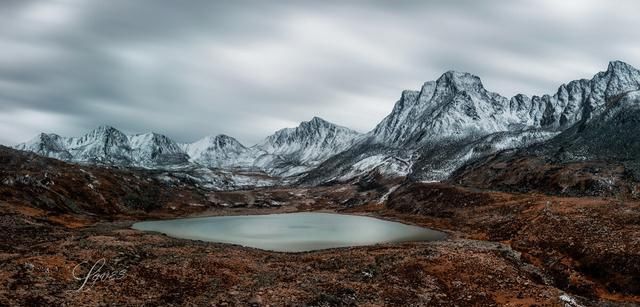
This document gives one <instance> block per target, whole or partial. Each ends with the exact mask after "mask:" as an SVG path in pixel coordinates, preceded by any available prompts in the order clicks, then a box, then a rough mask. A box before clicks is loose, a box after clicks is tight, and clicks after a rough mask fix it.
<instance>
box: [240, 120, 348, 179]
mask: <svg viewBox="0 0 640 307" xmlns="http://www.w3.org/2000/svg"><path fill="white" fill-rule="evenodd" d="M360 137H361V134H360V133H358V132H356V131H353V130H351V129H349V128H346V127H342V126H338V125H335V124H333V123H330V122H328V121H326V120H324V119H321V118H319V117H314V118H313V119H311V120H310V121H305V122H302V123H301V124H300V125H299V126H298V127H295V128H285V129H281V130H278V131H276V132H275V133H274V134H273V135H270V136H268V137H267V138H266V139H265V140H264V141H263V142H261V143H260V144H258V145H256V146H254V147H253V149H255V150H256V151H255V152H256V153H258V154H259V155H258V156H257V157H256V161H255V165H256V166H258V167H260V168H262V169H265V170H267V171H268V172H269V173H271V174H278V175H284V176H287V175H294V174H297V173H301V172H303V171H307V170H309V169H311V168H312V167H314V166H317V165H318V164H320V163H322V162H323V161H325V160H326V159H328V158H330V157H332V156H334V155H335V154H337V153H339V152H341V151H344V150H346V149H347V148H349V147H351V145H353V143H354V142H355V141H357V140H358V139H359V138H360Z"/></svg>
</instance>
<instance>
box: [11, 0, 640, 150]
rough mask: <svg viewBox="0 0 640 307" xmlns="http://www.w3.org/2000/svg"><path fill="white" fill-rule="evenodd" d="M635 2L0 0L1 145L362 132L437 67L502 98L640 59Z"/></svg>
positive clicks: (639, 4) (245, 139)
mask: <svg viewBox="0 0 640 307" xmlns="http://www.w3.org/2000/svg"><path fill="white" fill-rule="evenodd" d="M638 12H640V1H635V0H629V1H622V0H619V1H616V0H607V1H604V0H602V1H592V0H584V1H579V0H562V1H557V0H535V1H534V0H521V1H515V0H485V1H478V0H460V1H426V0H425V1H376V0H371V1H355V0H354V1H344V0H341V1H332V0H328V1H284V0H282V1H280V0H274V1H260V0H253V1H245V0H234V1H221V0H220V1H212V0H192V1H173V0H136V1H132V0H109V1H102V0H46V1H42V0H0V144H6V145H13V144H16V143H19V142H22V141H26V140H28V139H30V138H32V137H34V136H35V135H36V134H38V133H39V132H53V133H58V134H61V135H65V136H79V135H82V134H84V133H86V132H88V131H89V130H91V129H93V128H95V127H97V126H99V125H103V124H106V125H112V126H114V127H116V128H118V129H120V130H122V131H124V132H126V133H142V132H148V131H154V132H158V133H162V134H165V135H167V136H169V137H171V138H173V139H174V140H176V141H179V142H191V141H195V140H197V139H199V138H201V137H204V136H206V135H216V134H227V135H230V136H233V137H235V138H237V139H238V140H240V141H241V142H242V143H244V144H245V145H252V144H255V143H257V142H259V141H260V140H261V139H263V138H264V137H266V136H267V135H269V134H271V133H273V132H274V131H276V130H278V129H281V128H284V127H294V126H297V125H298V124H299V122H301V121H304V120H310V119H311V118H312V117H313V116H319V117H322V118H324V119H325V120H328V121H330V122H333V123H336V124H339V125H342V126H346V127H350V128H352V129H355V130H357V131H360V132H367V131H369V130H371V129H372V128H373V127H375V125H376V124H377V123H378V122H380V121H381V120H382V119H383V118H384V117H385V116H386V115H387V114H388V113H389V112H390V111H391V109H392V107H393V105H394V103H395V102H396V101H397V100H398V98H399V96H400V93H401V92H402V90H404V89H419V88H420V87H421V85H422V83H424V82H425V81H429V80H435V79H437V78H438V77H439V76H440V75H441V74H442V73H444V72H446V71H448V70H458V71H466V72H470V73H473V74H475V75H478V76H480V77H481V78H482V81H483V84H484V86H485V88H487V89H488V90H490V91H494V92H498V93H500V94H502V95H505V96H507V97H510V96H513V95H515V94H517V93H524V94H527V95H533V94H537V95H539V94H546V93H549V94H553V93H554V92H555V91H556V89H557V88H558V86H559V85H560V84H562V83H565V82H568V81H571V80H574V79H580V78H590V77H591V76H592V75H594V74H595V73H596V72H598V71H602V70H606V67H607V63H608V62H609V61H611V60H622V61H625V62H627V63H629V64H631V65H634V66H636V67H640V33H638V29H640V18H638V16H639V15H638Z"/></svg>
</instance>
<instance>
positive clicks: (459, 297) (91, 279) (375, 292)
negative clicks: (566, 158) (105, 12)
mask: <svg viewBox="0 0 640 307" xmlns="http://www.w3.org/2000/svg"><path fill="white" fill-rule="evenodd" d="M0 164H2V167H1V168H0V182H1V184H0V233H2V236H0V305H2V306H43V305H46V306H111V305H115V306H183V305H187V306H224V305H226V306H238V305H240V306H242V305H252V306H267V305H270V306H283V305H284V306H286V305H290V306H355V305H362V306H383V305H388V306H389V305H390V306H394V305H395V306H428V305H432V306H455V305H457V306H492V305H509V306H635V305H638V304H640V241H639V240H640V239H639V238H640V202H638V201H637V200H635V199H634V198H632V197H629V195H630V194H628V193H624V194H611V195H609V194H603V195H604V196H602V195H600V196H591V197H575V196H571V195H573V194H575V193H578V192H576V191H579V190H578V189H577V188H574V189H571V190H570V191H571V193H570V194H568V195H564V196H563V195H556V196H552V195H549V194H542V193H539V194H538V193H518V192H517V191H509V189H508V188H505V190H506V192H496V191H490V190H488V189H478V188H465V187H461V186H458V185H454V184H440V183H431V184H426V183H409V182H404V181H402V180H396V181H393V180H384V179H383V178H381V177H376V176H368V177H363V178H362V179H361V180H359V181H357V182H352V183H349V184H336V185H330V186H322V187H314V188H269V189H267V188H265V189H253V190H246V191H234V192H211V191H204V190H200V189H197V188H194V187H192V186H189V185H188V184H177V185H171V186H167V185H166V184H165V183H163V182H162V181H159V180H157V179H154V178H156V177H155V176H150V174H149V173H147V172H145V171H142V170H137V171H136V170H123V169H117V168H116V169H108V168H99V167H91V166H81V165H73V164H67V163H64V162H61V161H56V160H51V159H47V158H42V157H39V156H36V155H32V154H26V153H18V152H16V151H12V150H9V149H2V148H0ZM466 178H473V177H470V176H469V177H466ZM496 178H497V177H496ZM473 182H474V181H464V183H467V184H469V183H473ZM476 183H477V182H476ZM552 186H553V185H552ZM574 186H576V187H577V186H578V185H574ZM588 186H589V185H587V187H588ZM552 192H553V190H552ZM298 211H325V212H340V213H345V214H359V215H368V216H375V217H379V218H383V219H390V220H395V221H401V222H404V223H408V224H415V225H421V226H426V227H430V228H434V229H438V230H442V231H445V232H447V233H448V234H449V238H448V239H447V240H445V241H440V242H416V243H401V244H400V243H398V244H383V245H377V246H369V247H356V248H340V249H331V250H324V251H315V252H306V253H295V254H292V253H277V252H268V251H262V250H256V249H251V248H244V247H240V246H233V245H227V244H214V243H205V242H199V241H190V240H180V239H173V238H170V237H167V236H164V235H161V234H157V233H145V232H140V231H136V230H132V229H130V226H131V224H132V223H133V222H135V221H138V220H144V219H164V218H173V217H183V216H207V215H237V214H268V213H276V212H279V213H282V212H298ZM79 289H80V290H79Z"/></svg>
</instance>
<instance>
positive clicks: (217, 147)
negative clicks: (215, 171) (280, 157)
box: [182, 134, 257, 168]
mask: <svg viewBox="0 0 640 307" xmlns="http://www.w3.org/2000/svg"><path fill="white" fill-rule="evenodd" d="M182 147H183V149H184V151H185V152H186V153H187V154H188V155H189V161H190V162H194V163H197V164H200V165H203V166H208V167H215V168H248V167H251V166H253V161H254V159H255V156H256V155H257V153H256V152H255V151H254V150H252V149H249V148H247V147H245V146H244V145H242V144H241V143H240V142H238V141H237V140H236V139H234V138H232V137H230V136H227V135H222V134H221V135H217V136H207V137H205V138H202V139H200V140H198V141H196V142H193V143H191V144H183V145H182Z"/></svg>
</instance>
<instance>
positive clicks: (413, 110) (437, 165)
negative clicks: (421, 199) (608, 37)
mask: <svg viewBox="0 0 640 307" xmlns="http://www.w3.org/2000/svg"><path fill="white" fill-rule="evenodd" d="M639 88H640V71H638V70H637V69H635V68H633V67H632V66H630V65H628V64H625V63H623V62H619V61H614V62H611V63H609V66H608V69H607V70H606V71H604V72H600V73H598V74H596V75H595V76H594V77H593V78H592V79H590V80H586V79H582V80H577V81H571V82H569V83H567V84H564V85H562V86H560V88H559V89H558V91H557V92H556V93H555V94H554V95H544V96H533V97H531V98H529V97H527V96H525V95H522V94H519V95H516V96H514V97H513V98H511V99H508V98H506V97H503V96H500V95H499V94H496V93H492V92H489V91H487V90H486V89H485V88H484V86H483V85H482V82H481V81H480V78H478V77H477V76H474V75H471V74H468V73H461V72H453V71H450V72H447V73H445V74H443V75H442V76H441V77H440V78H438V79H437V80H436V81H430V82H426V83H425V84H424V85H423V86H422V88H421V90H420V91H404V92H403V93H402V95H401V97H400V100H399V101H398V102H397V103H396V105H395V107H394V109H393V111H392V112H391V114H389V115H388V116H387V117H386V118H385V119H384V120H383V121H382V122H381V123H380V124H378V125H377V126H376V128H375V129H374V130H373V131H371V132H369V133H368V134H367V135H366V136H365V137H364V138H363V139H362V141H360V142H359V143H357V144H356V145H354V146H353V147H352V148H350V149H349V150H347V151H345V152H343V153H341V154H339V155H336V156H335V157H332V158H331V159H329V160H327V161H326V162H324V163H323V164H322V165H321V166H320V167H318V168H317V169H315V170H313V171H312V172H310V173H309V174H308V175H307V176H306V177H305V178H303V179H302V181H301V182H302V183H307V184H313V183H319V182H325V181H331V180H346V179H349V178H351V177H353V176H356V175H358V174H362V173H363V172H366V171H372V170H376V169H384V170H387V171H388V170H395V171H396V173H395V175H400V176H402V175H408V176H410V177H412V178H414V179H416V180H444V179H446V178H447V177H448V176H449V175H450V174H451V173H452V172H453V171H454V170H455V169H457V168H459V167H460V166H462V165H463V164H464V163H465V162H467V161H470V160H474V159H477V158H481V157H484V156H486V155H489V154H491V153H495V152H498V151H501V150H505V149H512V148H523V147H527V146H529V145H531V144H535V143H539V142H544V141H546V140H549V139H551V138H552V137H554V136H555V135H557V134H559V133H561V132H562V131H565V130H567V129H569V128H571V127H574V126H575V125H577V124H579V123H581V122H582V121H583V120H588V119H591V118H594V117H596V116H598V115H600V114H601V113H603V112H604V111H605V110H606V109H607V108H606V102H607V101H611V100H612V99H615V98H616V97H619V96H620V95H623V94H625V93H627V92H629V91H633V90H637V89H639ZM398 161H402V162H398ZM363 163H364V164H367V165H368V167H366V168H357V167H356V166H359V165H361V164H363Z"/></svg>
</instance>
